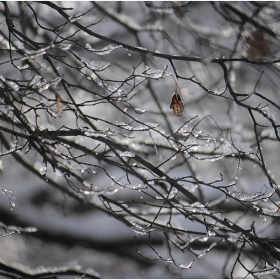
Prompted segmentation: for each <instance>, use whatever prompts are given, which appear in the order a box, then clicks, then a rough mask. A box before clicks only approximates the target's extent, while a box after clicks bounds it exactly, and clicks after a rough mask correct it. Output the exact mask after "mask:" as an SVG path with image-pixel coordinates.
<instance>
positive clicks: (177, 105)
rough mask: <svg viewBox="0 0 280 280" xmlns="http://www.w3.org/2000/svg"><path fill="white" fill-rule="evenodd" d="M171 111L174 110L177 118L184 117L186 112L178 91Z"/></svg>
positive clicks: (173, 97) (174, 94) (173, 98)
mask: <svg viewBox="0 0 280 280" xmlns="http://www.w3.org/2000/svg"><path fill="white" fill-rule="evenodd" d="M170 109H173V112H174V115H175V116H183V112H184V105H183V102H182V98H181V96H180V94H179V93H178V92H177V89H176V91H175V92H174V93H173V95H172V101H171V104H170Z"/></svg>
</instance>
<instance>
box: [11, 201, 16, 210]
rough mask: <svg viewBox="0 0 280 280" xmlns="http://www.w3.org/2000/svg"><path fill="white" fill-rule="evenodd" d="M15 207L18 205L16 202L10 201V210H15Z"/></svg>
mask: <svg viewBox="0 0 280 280" xmlns="http://www.w3.org/2000/svg"><path fill="white" fill-rule="evenodd" d="M15 207H16V204H15V203H14V202H12V201H10V210H11V211H13V210H14V208H15Z"/></svg>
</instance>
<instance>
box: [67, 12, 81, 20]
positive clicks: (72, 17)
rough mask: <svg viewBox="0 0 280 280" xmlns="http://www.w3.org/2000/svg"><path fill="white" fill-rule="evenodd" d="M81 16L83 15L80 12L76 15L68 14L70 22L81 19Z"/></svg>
mask: <svg viewBox="0 0 280 280" xmlns="http://www.w3.org/2000/svg"><path fill="white" fill-rule="evenodd" d="M82 17H83V15H82V14H81V13H78V14H77V15H73V16H70V17H69V20H70V21H71V22H75V21H77V20H79V19H81V18H82Z"/></svg>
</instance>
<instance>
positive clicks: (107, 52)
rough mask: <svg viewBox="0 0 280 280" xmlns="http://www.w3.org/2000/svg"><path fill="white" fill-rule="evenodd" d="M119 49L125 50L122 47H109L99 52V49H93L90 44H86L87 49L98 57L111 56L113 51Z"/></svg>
mask: <svg viewBox="0 0 280 280" xmlns="http://www.w3.org/2000/svg"><path fill="white" fill-rule="evenodd" d="M118 48H123V46H122V45H118V46H113V45H108V46H106V47H104V48H102V49H100V50H97V49H94V48H92V47H91V45H90V44H89V43H87V44H86V49H88V50H89V51H91V52H94V53H95V54H98V55H105V54H109V53H110V52H111V51H113V50H115V49H118Z"/></svg>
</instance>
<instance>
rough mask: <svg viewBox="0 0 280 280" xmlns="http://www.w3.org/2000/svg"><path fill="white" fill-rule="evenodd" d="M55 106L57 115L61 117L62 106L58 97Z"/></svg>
mask: <svg viewBox="0 0 280 280" xmlns="http://www.w3.org/2000/svg"><path fill="white" fill-rule="evenodd" d="M56 106H57V114H58V115H59V116H61V114H62V112H63V106H62V104H61V102H60V99H59V97H56Z"/></svg>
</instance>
